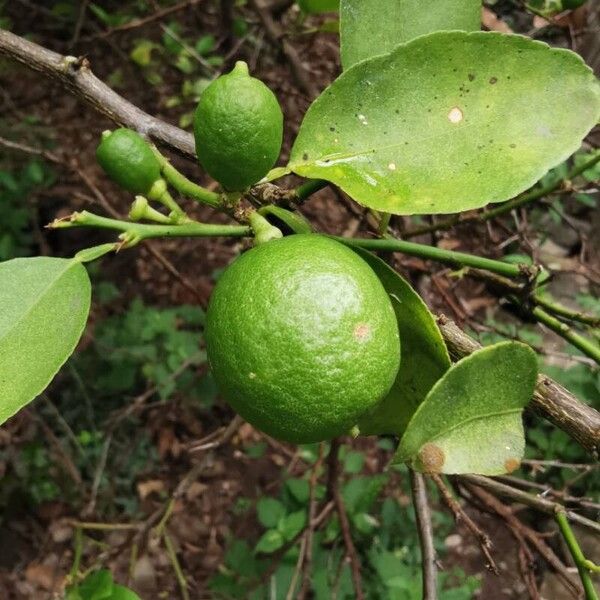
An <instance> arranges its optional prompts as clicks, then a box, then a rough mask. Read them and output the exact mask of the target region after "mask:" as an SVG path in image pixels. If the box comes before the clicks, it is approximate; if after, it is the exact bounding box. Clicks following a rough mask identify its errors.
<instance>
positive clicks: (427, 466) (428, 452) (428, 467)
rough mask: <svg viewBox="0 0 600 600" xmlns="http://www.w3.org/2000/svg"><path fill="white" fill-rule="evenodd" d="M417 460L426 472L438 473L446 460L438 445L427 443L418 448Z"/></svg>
mask: <svg viewBox="0 0 600 600" xmlns="http://www.w3.org/2000/svg"><path fill="white" fill-rule="evenodd" d="M419 461H420V463H421V466H422V468H423V470H424V471H425V472H426V473H440V472H441V471H442V467H443V466H444V462H445V461H446V455H445V454H444V451H443V450H442V449H441V448H440V447H439V446H436V445H435V444H432V443H427V444H425V445H424V446H423V447H422V448H421V449H420V450H419Z"/></svg>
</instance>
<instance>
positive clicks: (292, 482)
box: [285, 478, 310, 504]
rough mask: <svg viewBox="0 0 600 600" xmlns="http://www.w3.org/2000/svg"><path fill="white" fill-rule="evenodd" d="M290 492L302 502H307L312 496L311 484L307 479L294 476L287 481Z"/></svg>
mask: <svg viewBox="0 0 600 600" xmlns="http://www.w3.org/2000/svg"><path fill="white" fill-rule="evenodd" d="M285 486H286V487H287V489H288V491H289V492H290V494H291V495H292V496H293V497H294V499H295V500H296V501H297V502H299V503H300V504H306V503H307V502H308V499H309V497H310V485H309V483H308V481H306V479H298V478H292V479H288V480H287V481H286V482H285Z"/></svg>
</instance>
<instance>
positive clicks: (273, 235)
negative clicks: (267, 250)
mask: <svg viewBox="0 0 600 600" xmlns="http://www.w3.org/2000/svg"><path fill="white" fill-rule="evenodd" d="M248 222H249V223H250V227H252V230H253V231H254V244H255V245H256V246H258V245H260V244H265V243H267V242H270V241H272V240H276V239H280V238H282V237H283V233H281V229H278V228H277V227H275V226H274V225H271V223H269V221H267V219H265V218H264V217H263V216H262V215H261V214H260V213H258V212H256V211H253V212H251V213H250V214H249V215H248Z"/></svg>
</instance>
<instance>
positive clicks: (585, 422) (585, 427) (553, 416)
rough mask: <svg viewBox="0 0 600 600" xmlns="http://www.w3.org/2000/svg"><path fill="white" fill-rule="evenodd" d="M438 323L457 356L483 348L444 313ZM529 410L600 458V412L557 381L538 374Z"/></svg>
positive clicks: (454, 356)
mask: <svg viewBox="0 0 600 600" xmlns="http://www.w3.org/2000/svg"><path fill="white" fill-rule="evenodd" d="M438 325H439V327H440V330H441V332H442V335H443V336H444V340H445V342H446V345H447V346H448V350H449V351H450V354H451V356H452V357H453V358H455V359H460V358H462V357H464V356H467V355H468V354H472V353H473V352H475V351H476V350H478V349H480V348H481V345H480V344H479V343H478V342H476V341H475V340H474V339H473V338H471V337H470V336H468V335H467V334H466V333H464V332H463V331H461V330H460V329H459V328H458V327H457V326H456V324H455V323H453V322H452V321H450V320H449V319H447V318H446V317H445V316H444V315H440V316H439V317H438ZM529 409H530V410H532V411H533V412H535V413H536V414H538V415H540V416H542V417H544V418H545V419H547V420H548V421H550V422H551V423H552V424H553V425H556V427H558V428H560V429H562V430H563V431H565V432H566V433H567V434H568V435H569V436H571V437H572V438H573V439H574V440H576V441H577V442H579V443H580V444H581V445H582V446H583V447H584V448H585V449H586V450H587V451H588V452H590V454H591V455H592V456H593V457H594V458H596V459H598V458H599V457H600V413H599V412H598V411H597V410H595V409H593V408H592V407H591V406H588V405H587V404H583V403H582V402H580V401H579V400H578V399H577V398H576V397H575V396H573V394H571V393H570V392H569V391H568V390H566V389H565V388H564V387H562V386H561V385H559V384H558V383H556V381H554V380H552V379H550V377H547V376H545V375H540V376H539V377H538V382H537V385H536V389H535V393H534V396H533V399H532V401H531V403H530V404H529Z"/></svg>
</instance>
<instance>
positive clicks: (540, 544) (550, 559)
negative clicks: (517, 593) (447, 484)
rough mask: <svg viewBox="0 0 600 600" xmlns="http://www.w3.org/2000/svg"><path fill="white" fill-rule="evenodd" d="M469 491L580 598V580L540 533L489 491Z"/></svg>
mask: <svg viewBox="0 0 600 600" xmlns="http://www.w3.org/2000/svg"><path fill="white" fill-rule="evenodd" d="M467 488H468V490H469V492H470V493H471V494H473V495H474V496H475V497H476V498H478V499H479V501H480V502H482V503H483V504H484V505H485V506H487V507H489V508H490V509H491V510H492V511H493V512H495V513H496V514H498V515H499V516H500V517H502V519H503V520H504V522H505V523H506V524H507V526H508V527H509V529H510V531H511V533H512V534H513V535H514V537H515V538H516V539H517V541H518V542H519V543H521V545H523V542H524V540H527V541H528V542H529V543H531V544H532V545H533V546H534V548H535V549H536V550H537V551H538V552H539V553H540V555H541V556H542V557H543V559H544V560H545V561H546V562H547V563H548V564H549V565H550V566H551V567H552V568H553V569H555V570H556V572H557V573H558V575H559V576H560V579H561V581H562V582H563V583H564V585H565V587H566V588H567V589H568V590H569V592H570V593H571V594H572V595H573V597H574V598H579V597H580V595H581V587H580V586H579V582H578V581H577V579H575V578H574V577H573V576H572V575H571V574H570V573H569V572H568V571H567V568H566V567H565V565H564V564H563V563H562V562H561V561H560V559H559V558H558V557H557V556H556V554H555V553H554V552H553V551H552V549H551V548H550V546H548V544H546V542H544V540H543V539H542V538H541V537H540V536H539V534H538V533H537V532H536V531H534V530H533V529H531V528H529V527H527V526H525V525H524V524H523V523H521V521H519V519H518V518H517V517H516V516H515V515H514V514H513V512H512V510H511V508H510V507H508V506H506V505H505V504H503V503H502V502H500V501H499V500H497V499H496V498H494V496H492V495H491V494H489V493H488V492H486V491H484V490H482V489H481V488H480V487H478V486H476V485H468V486H467Z"/></svg>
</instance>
